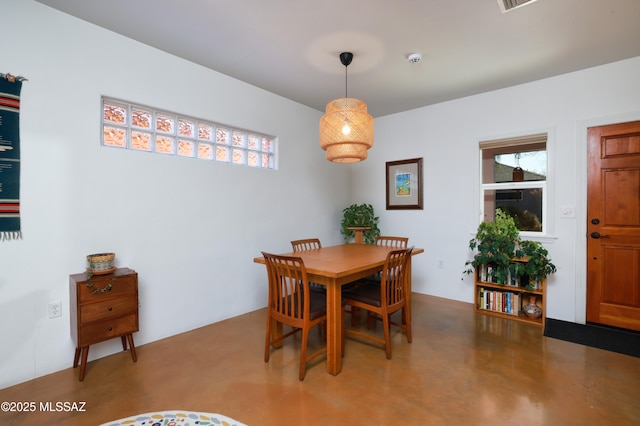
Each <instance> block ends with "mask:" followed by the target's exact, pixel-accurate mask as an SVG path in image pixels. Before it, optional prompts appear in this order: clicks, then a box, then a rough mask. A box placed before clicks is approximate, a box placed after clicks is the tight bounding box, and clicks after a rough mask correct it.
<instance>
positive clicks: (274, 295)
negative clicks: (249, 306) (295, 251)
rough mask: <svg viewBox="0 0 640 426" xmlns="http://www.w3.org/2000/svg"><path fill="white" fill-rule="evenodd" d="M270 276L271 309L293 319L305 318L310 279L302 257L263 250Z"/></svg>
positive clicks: (307, 308) (307, 307)
mask: <svg viewBox="0 0 640 426" xmlns="http://www.w3.org/2000/svg"><path fill="white" fill-rule="evenodd" d="M262 255H263V256H264V259H265V261H266V264H267V274H268V278H269V280H268V281H269V302H268V303H269V309H271V310H273V311H274V312H275V313H277V314H278V315H282V316H284V317H288V318H291V319H292V320H300V321H302V320H303V319H304V312H308V311H309V298H308V297H304V295H305V294H309V281H308V280H307V270H306V268H305V267H304V262H303V260H302V258H300V257H291V256H279V255H274V254H269V253H265V252H263V253H262Z"/></svg>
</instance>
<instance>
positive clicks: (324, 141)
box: [320, 52, 373, 163]
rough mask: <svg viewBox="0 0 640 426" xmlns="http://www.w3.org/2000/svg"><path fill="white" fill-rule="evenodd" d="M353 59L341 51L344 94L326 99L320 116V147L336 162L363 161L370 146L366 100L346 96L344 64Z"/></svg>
mask: <svg viewBox="0 0 640 426" xmlns="http://www.w3.org/2000/svg"><path fill="white" fill-rule="evenodd" d="M352 59H353V54H352V53H350V52H343V53H341V54H340V62H342V65H344V66H345V97H344V98H339V99H335V100H333V101H331V102H329V103H328V104H327V109H326V113H325V115H323V116H322V118H321V119H320V148H322V149H324V150H325V151H326V152H327V160H329V161H333V162H335V163H355V162H357V161H362V160H364V159H366V158H367V150H368V149H369V148H371V147H372V146H373V117H371V116H370V115H369V114H368V113H367V104H366V103H364V101H361V100H360V99H355V98H349V97H348V96H347V75H346V68H347V67H348V66H349V64H350V63H351V60H352Z"/></svg>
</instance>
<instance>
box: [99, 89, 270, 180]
mask: <svg viewBox="0 0 640 426" xmlns="http://www.w3.org/2000/svg"><path fill="white" fill-rule="evenodd" d="M101 125H102V145H103V146H109V147H114V148H123V149H130V150H134V151H147V152H152V153H156V154H163V155H172V156H177V157H191V158H198V159H201V160H208V161H216V162H222V163H229V164H237V165H241V166H248V167H256V168H263V169H275V168H276V163H277V162H276V149H275V147H276V144H275V138H274V137H272V136H268V135H265V134H261V133H257V132H251V131H246V130H241V129H234V128H231V127H229V126H224V125H221V124H218V123H214V122H211V121H207V120H200V119H198V118H193V117H186V116H182V115H178V114H174V113H171V112H167V111H160V110H157V109H155V108H149V107H144V106H141V105H134V104H131V103H128V102H123V101H119V100H115V99H109V98H102V123H101Z"/></svg>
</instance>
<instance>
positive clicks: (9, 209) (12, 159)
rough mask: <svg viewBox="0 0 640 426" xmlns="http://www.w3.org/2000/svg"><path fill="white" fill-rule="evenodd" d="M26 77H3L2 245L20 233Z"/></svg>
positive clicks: (0, 138) (0, 111) (0, 101)
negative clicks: (22, 103) (22, 98)
mask: <svg viewBox="0 0 640 426" xmlns="http://www.w3.org/2000/svg"><path fill="white" fill-rule="evenodd" d="M22 80H24V78H22V77H15V76H13V75H11V74H0V241H3V240H13V239H17V238H22V233H21V231H20V123H19V119H20V117H19V116H20V89H21V88H22Z"/></svg>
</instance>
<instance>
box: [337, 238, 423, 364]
mask: <svg viewBox="0 0 640 426" xmlns="http://www.w3.org/2000/svg"><path fill="white" fill-rule="evenodd" d="M412 251H413V247H411V248H404V249H398V250H393V251H390V252H389V254H387V258H386V260H385V263H384V267H383V269H382V276H381V280H380V281H374V280H367V279H365V280H363V281H365V282H364V283H363V284H362V285H360V286H357V287H355V288H353V289H351V290H349V291H346V292H344V293H343V297H344V304H345V306H351V307H352V309H353V308H358V309H364V310H366V311H368V312H371V313H373V314H375V315H376V316H377V317H379V319H380V320H381V321H382V324H383V329H384V339H381V338H380V337H378V336H376V335H375V334H371V332H367V333H365V332H361V331H359V330H356V329H354V328H345V334H347V335H351V336H359V337H362V338H365V339H369V340H372V341H374V342H378V343H383V344H384V347H385V352H386V355H387V359H391V325H394V326H396V327H399V328H401V329H403V330H404V331H405V333H406V336H407V342H409V343H411V321H410V320H409V319H408V318H406V315H405V313H406V310H405V309H403V308H404V307H405V306H406V304H407V291H408V279H409V275H408V273H407V271H408V268H409V261H410V259H411V252H412ZM343 309H345V308H344V307H343ZM398 311H402V321H401V322H394V321H392V320H391V315H392V314H394V313H396V312H398ZM368 318H369V317H368Z"/></svg>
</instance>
